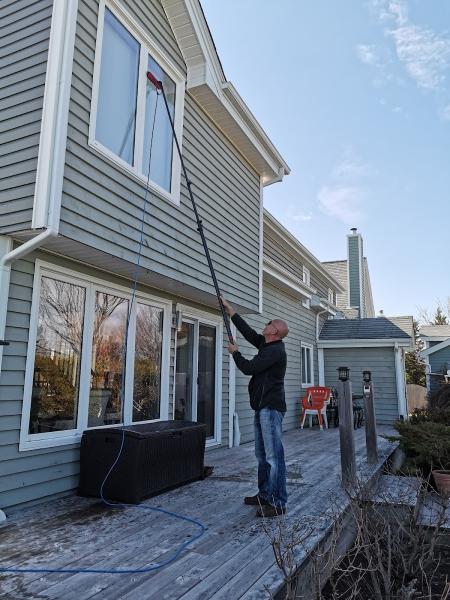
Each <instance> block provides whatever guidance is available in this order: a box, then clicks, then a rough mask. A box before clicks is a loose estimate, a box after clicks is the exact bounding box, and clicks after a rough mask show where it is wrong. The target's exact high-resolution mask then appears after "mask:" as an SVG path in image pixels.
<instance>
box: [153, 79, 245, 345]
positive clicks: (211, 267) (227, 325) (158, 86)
mask: <svg viewBox="0 0 450 600" xmlns="http://www.w3.org/2000/svg"><path fill="white" fill-rule="evenodd" d="M147 79H148V80H149V81H150V82H151V83H152V84H153V85H154V86H155V88H156V91H157V92H158V93H159V92H161V94H162V97H163V99H164V104H165V106H166V111H167V116H168V117H169V121H170V126H171V128H172V134H173V139H174V140H175V145H176V147H177V151H178V156H179V157H180V162H181V167H182V169H183V174H184V178H185V180H186V185H187V188H188V192H189V198H190V200H191V203H192V208H193V210H194V214H195V219H196V221H197V231H198V232H199V234H200V238H201V240H202V244H203V249H204V251H205V255H206V260H207V261H208V266H209V270H210V271H211V277H212V280H213V283H214V289H215V290H216V296H217V300H218V302H219V307H220V311H221V313H222V317H223V322H224V323H225V328H226V330H227V335H228V340H229V341H230V343H231V344H234V339H233V334H232V333H231V327H230V321H229V319H228V315H227V313H226V312H225V307H224V305H223V302H222V298H221V293H220V288H219V283H218V281H217V277H216V272H215V270H214V265H213V263H212V260H211V256H210V254H209V249H208V244H207V242H206V237H205V232H204V230H203V223H202V220H201V219H200V216H199V214H198V210H197V205H196V202H195V198H194V194H193V193H192V181H191V180H190V179H189V177H188V173H187V171H186V165H185V164H184V160H183V156H182V154H181V149H180V144H179V142H178V138H177V134H176V132H175V126H174V122H173V118H172V115H171V113H170V109H169V104H168V102H167V98H166V93H165V91H164V85H163V82H162V81H159V80H158V79H157V78H156V77H155V76H154V75H153V73H151V72H150V71H147Z"/></svg>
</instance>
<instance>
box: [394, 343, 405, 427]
mask: <svg viewBox="0 0 450 600" xmlns="http://www.w3.org/2000/svg"><path fill="white" fill-rule="evenodd" d="M394 354H395V379H396V384H397V396H398V412H399V415H400V417H403V419H407V418H408V411H407V407H406V389H405V387H404V385H403V381H404V378H403V362H402V356H401V348H400V346H399V345H398V342H395V343H394Z"/></svg>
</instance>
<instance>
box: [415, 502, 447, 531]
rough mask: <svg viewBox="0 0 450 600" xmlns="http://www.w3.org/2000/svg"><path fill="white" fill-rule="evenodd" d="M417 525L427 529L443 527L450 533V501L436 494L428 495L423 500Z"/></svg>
mask: <svg viewBox="0 0 450 600" xmlns="http://www.w3.org/2000/svg"><path fill="white" fill-rule="evenodd" d="M417 524H418V525H423V526H425V527H437V526H439V527H441V528H442V529H446V530H449V531H450V500H445V498H442V496H438V495H437V494H436V493H428V494H426V495H425V497H424V499H423V503H422V506H421V507H420V510H419V514H418V515H417Z"/></svg>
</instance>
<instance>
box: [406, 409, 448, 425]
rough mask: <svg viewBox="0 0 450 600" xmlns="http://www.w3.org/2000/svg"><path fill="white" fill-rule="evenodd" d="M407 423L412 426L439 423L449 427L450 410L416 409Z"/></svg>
mask: <svg viewBox="0 0 450 600" xmlns="http://www.w3.org/2000/svg"><path fill="white" fill-rule="evenodd" d="M409 422H410V423H411V424H413V425H415V424H417V423H440V424H441V425H448V426H450V408H442V409H437V408H416V409H415V410H414V411H413V412H412V414H411V416H410V417H409Z"/></svg>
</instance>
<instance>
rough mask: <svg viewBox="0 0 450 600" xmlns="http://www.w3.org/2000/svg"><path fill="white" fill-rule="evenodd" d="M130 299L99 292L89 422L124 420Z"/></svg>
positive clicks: (93, 339) (100, 423) (96, 423)
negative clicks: (122, 415)
mask: <svg viewBox="0 0 450 600" xmlns="http://www.w3.org/2000/svg"><path fill="white" fill-rule="evenodd" d="M127 316H128V301H127V300H124V299H123V298H119V297H117V296H112V295H110V294H104V293H103V292H97V294H96V297H95V320H94V332H93V334H92V362H91V390H90V393H89V416H88V426H89V427H95V426H99V425H109V424H111V423H120V421H121V412H122V401H121V390H122V375H123V370H124V366H125V363H124V356H123V355H124V341H125V331H126V323H127Z"/></svg>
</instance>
